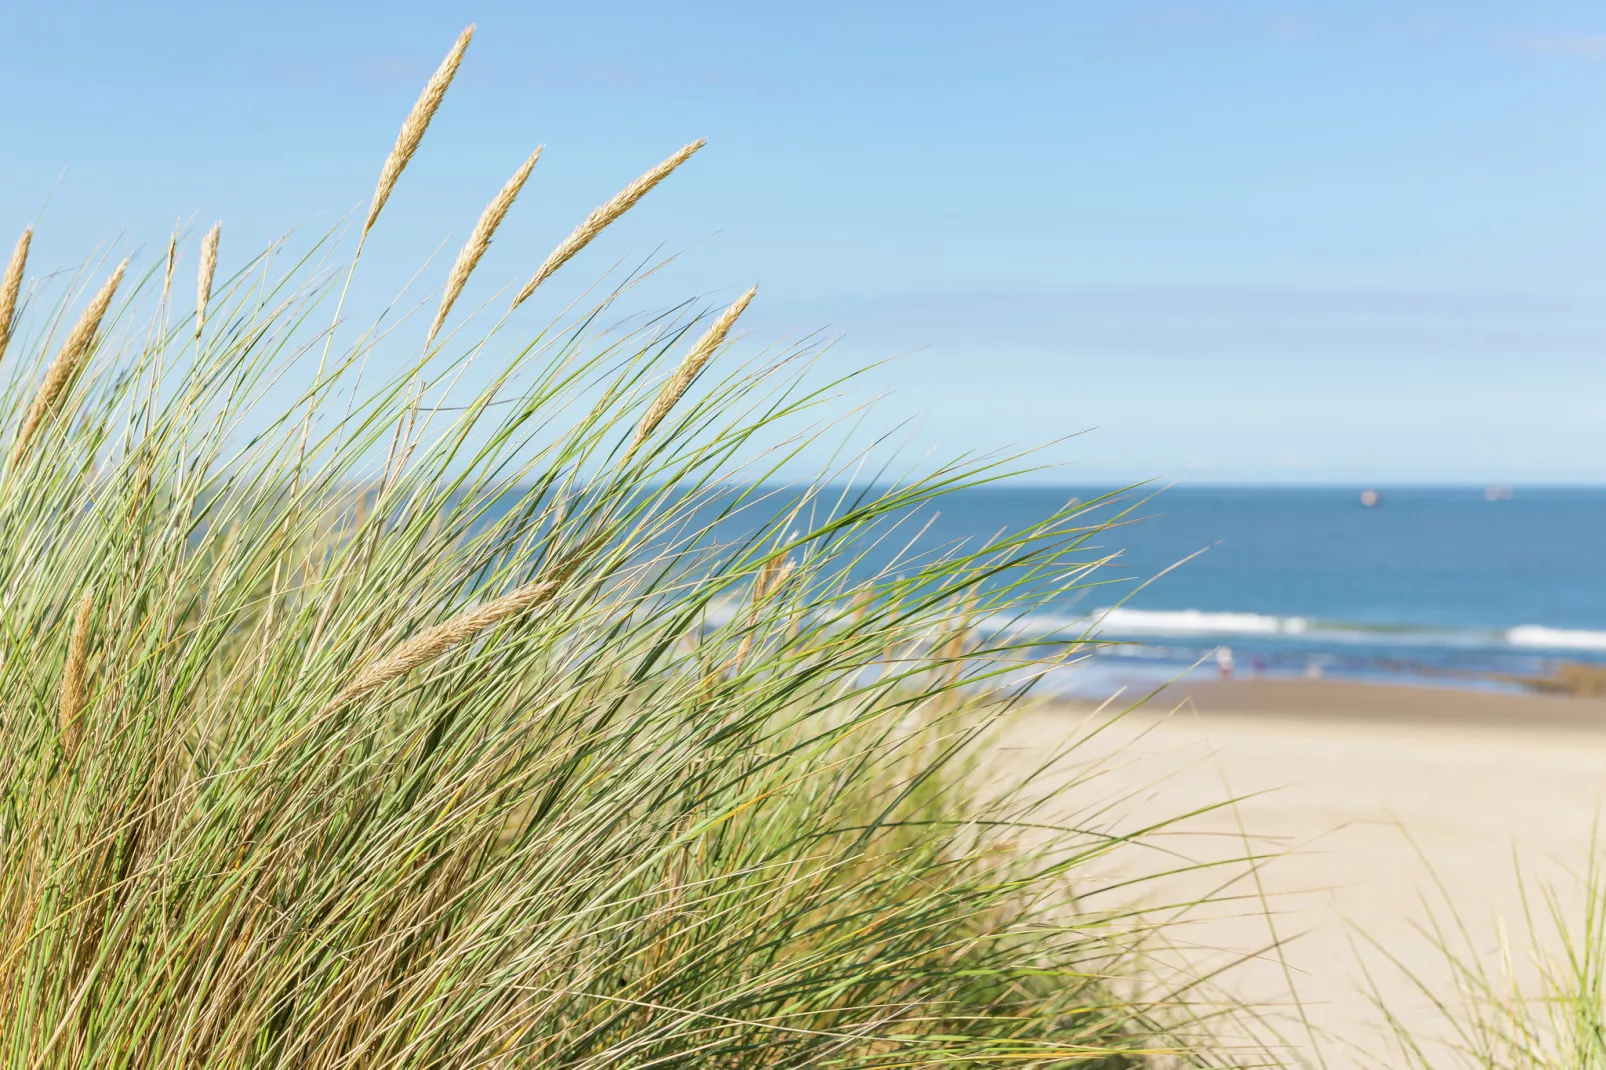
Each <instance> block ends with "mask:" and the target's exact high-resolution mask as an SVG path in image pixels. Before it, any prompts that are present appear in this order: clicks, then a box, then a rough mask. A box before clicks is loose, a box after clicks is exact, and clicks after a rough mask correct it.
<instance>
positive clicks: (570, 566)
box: [324, 554, 582, 712]
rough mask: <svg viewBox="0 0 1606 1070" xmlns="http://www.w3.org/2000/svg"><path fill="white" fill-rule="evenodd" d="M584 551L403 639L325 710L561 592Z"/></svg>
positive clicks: (364, 671) (358, 696)
mask: <svg viewBox="0 0 1606 1070" xmlns="http://www.w3.org/2000/svg"><path fill="white" fill-rule="evenodd" d="M581 556H582V555H581V554H575V555H574V556H573V557H571V558H570V559H569V560H568V561H567V562H565V563H564V564H562V565H559V566H558V567H557V568H556V569H555V570H554V574H553V575H551V576H549V577H548V578H546V579H544V580H537V581H536V582H534V583H531V584H527V585H525V586H523V587H520V588H519V589H518V590H516V591H512V592H510V593H508V594H505V595H503V596H502V597H500V598H493V599H492V600H491V601H489V602H486V603H485V604H484V605H482V606H480V607H478V608H476V609H471V610H468V611H467V612H465V613H461V614H459V615H458V616H456V617H453V618H452V619H451V620H449V621H446V622H445V623H443V624H437V625H435V627H433V628H428V629H425V630H424V631H422V632H420V633H418V634H417V635H415V636H413V637H412V638H411V639H408V640H407V641H406V642H404V643H401V644H400V645H398V646H397V647H396V649H394V650H392V651H391V652H390V653H389V654H388V655H386V656H385V657H383V658H381V659H379V660H378V661H375V662H372V663H371V664H369V666H368V667H367V668H365V669H363V670H362V672H360V673H358V674H357V676H356V678H355V679H353V680H352V681H351V683H349V684H347V685H346V686H345V687H344V688H342V689H341V690H340V693H339V694H337V695H335V697H334V698H332V699H330V700H329V704H328V705H327V706H326V707H324V709H325V712H329V711H332V710H335V709H338V708H339V707H341V706H344V705H346V704H347V703H348V702H351V701H353V700H355V699H359V698H361V697H362V696H364V695H366V694H368V693H369V692H370V691H375V690H377V689H379V688H381V687H383V686H385V685H386V684H388V683H390V682H391V681H392V680H395V679H397V678H398V677H402V676H406V675H407V674H408V673H410V672H412V671H413V670H414V669H416V668H418V667H419V666H420V665H424V664H426V663H428V662H431V661H434V660H435V659H436V658H438V657H440V656H441V655H443V654H446V653H448V652H449V651H452V650H455V649H456V648H457V647H459V646H462V645H463V644H464V643H466V642H468V641H469V640H470V639H472V638H474V637H475V636H476V635H478V634H479V633H480V632H483V631H484V630H485V629H487V628H489V627H491V626H492V625H495V624H500V623H501V622H502V621H504V620H507V619H508V618H509V617H513V616H517V615H518V614H521V613H527V612H529V611H530V610H532V609H535V608H536V607H538V606H540V605H542V604H543V603H545V602H547V601H549V600H550V599H551V598H552V596H553V595H555V594H557V592H558V588H560V587H562V586H563V581H564V580H566V579H568V577H569V575H570V574H571V573H573V571H574V570H575V569H576V568H577V567H579V564H580V559H581Z"/></svg>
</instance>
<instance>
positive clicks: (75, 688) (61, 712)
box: [56, 593, 95, 761]
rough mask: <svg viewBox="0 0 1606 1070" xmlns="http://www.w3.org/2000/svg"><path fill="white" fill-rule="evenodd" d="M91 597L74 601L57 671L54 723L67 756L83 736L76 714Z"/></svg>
mask: <svg viewBox="0 0 1606 1070" xmlns="http://www.w3.org/2000/svg"><path fill="white" fill-rule="evenodd" d="M94 608H95V601H94V599H93V598H92V597H91V596H90V595H89V594H87V593H86V594H85V595H84V596H83V598H81V599H79V601H78V612H77V613H75V614H74V615H73V622H72V637H71V638H69V639H68V640H67V665H66V668H64V669H63V670H62V674H61V695H60V699H59V703H58V705H57V709H56V716H57V727H58V729H59V730H60V732H61V749H62V750H63V751H65V752H66V754H67V760H68V761H72V759H73V755H75V754H77V753H78V741H79V740H80V739H81V738H82V736H83V726H82V725H81V724H80V723H79V717H80V716H81V715H82V714H83V712H84V697H85V695H84V691H85V689H84V665H85V663H86V662H87V661H88V660H89V614H90V611H91V610H93V609H94Z"/></svg>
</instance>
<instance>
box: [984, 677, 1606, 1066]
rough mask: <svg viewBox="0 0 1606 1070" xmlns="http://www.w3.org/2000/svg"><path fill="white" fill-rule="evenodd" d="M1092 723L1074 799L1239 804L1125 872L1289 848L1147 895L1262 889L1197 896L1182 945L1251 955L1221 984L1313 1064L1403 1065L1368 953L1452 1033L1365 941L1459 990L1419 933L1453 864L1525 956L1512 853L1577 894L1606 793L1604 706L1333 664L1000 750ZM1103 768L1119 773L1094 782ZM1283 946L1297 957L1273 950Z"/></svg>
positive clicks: (1486, 926) (1165, 841) (1475, 902)
mask: <svg viewBox="0 0 1606 1070" xmlns="http://www.w3.org/2000/svg"><path fill="white" fill-rule="evenodd" d="M1095 728H1096V729H1097V732H1096V733H1095V734H1093V736H1092V738H1090V739H1086V740H1085V742H1083V743H1082V744H1081V745H1079V746H1078V747H1077V749H1076V751H1075V752H1074V753H1073V754H1072V755H1071V756H1070V758H1069V759H1068V760H1067V761H1066V762H1064V763H1062V764H1061V765H1060V766H1058V767H1056V769H1055V770H1054V771H1053V772H1052V773H1051V774H1050V775H1048V776H1046V777H1045V778H1044V782H1043V788H1044V790H1050V789H1053V788H1055V787H1058V788H1061V789H1063V791H1062V795H1061V802H1060V803H1059V804H1058V805H1063V806H1064V807H1065V812H1067V813H1075V812H1083V813H1085V812H1086V811H1085V809H1083V808H1085V807H1089V806H1096V805H1100V804H1101V803H1102V802H1107V801H1108V800H1110V799H1112V798H1120V799H1122V800H1123V801H1122V802H1121V803H1119V804H1118V805H1117V806H1116V808H1115V809H1116V810H1117V811H1118V812H1120V813H1121V814H1122V815H1124V816H1123V819H1122V824H1123V826H1124V827H1127V828H1132V827H1136V826H1137V825H1139V824H1142V823H1147V822H1151V821H1159V820H1165V819H1169V818H1172V817H1175V816H1176V815H1179V814H1184V813H1188V812H1190V811H1195V810H1198V809H1200V808H1205V807H1212V806H1217V804H1220V803H1222V802H1223V801H1224V800H1227V799H1230V798H1235V799H1236V800H1237V801H1236V802H1235V803H1234V804H1233V805H1231V806H1227V807H1220V808H1217V809H1213V810H1208V811H1206V812H1204V813H1201V814H1198V815H1197V816H1194V817H1192V818H1189V819H1187V820H1185V821H1182V822H1180V823H1179V824H1178V825H1177V826H1175V827H1174V828H1173V829H1171V830H1168V831H1167V832H1165V833H1164V834H1163V835H1162V836H1161V837H1159V838H1158V839H1157V840H1156V843H1158V844H1159V845H1160V846H1162V847H1163V848H1164V851H1161V850H1155V851H1148V852H1138V853H1132V852H1127V853H1125V854H1123V855H1120V856H1118V861H1117V862H1114V863H1112V864H1115V865H1118V866H1119V867H1121V868H1120V869H1118V870H1117V871H1115V872H1113V873H1112V876H1114V875H1120V876H1129V875H1131V874H1132V873H1135V872H1138V873H1141V872H1156V871H1159V870H1161V869H1167V868H1170V867H1172V866H1175V865H1176V864H1177V862H1178V858H1177V856H1181V857H1182V858H1185V859H1189V860H1196V861H1211V862H1227V860H1231V859H1236V858H1242V857H1244V856H1245V855H1247V854H1270V855H1273V856H1275V857H1273V858H1272V859H1271V860H1270V861H1269V862H1267V863H1266V864H1265V865H1264V866H1263V867H1260V868H1259V869H1258V872H1257V873H1256V874H1254V875H1251V867H1249V866H1248V865H1246V864H1244V863H1241V862H1239V863H1231V862H1227V864H1225V865H1223V866H1222V867H1221V868H1219V869H1216V870H1211V871H1209V872H1207V873H1192V874H1188V875H1185V876H1182V877H1170V878H1165V879H1164V880H1162V881H1160V882H1157V883H1156V884H1154V885H1153V886H1151V887H1149V888H1148V889H1147V890H1146V891H1145V892H1143V895H1144V896H1146V897H1148V899H1149V900H1151V901H1154V902H1162V901H1168V900H1171V899H1185V898H1188V897H1190V896H1193V895H1203V894H1207V893H1211V892H1212V891H1215V892H1218V893H1224V894H1226V895H1231V896H1239V897H1247V898H1239V899H1237V900H1236V901H1233V902H1224V903H1218V904H1216V905H1214V906H1211V907H1207V908H1204V909H1201V910H1199V911H1196V912H1195V913H1194V915H1193V916H1194V919H1195V920H1194V921H1193V922H1192V923H1190V924H1189V925H1188V926H1187V927H1186V928H1185V929H1184V930H1182V933H1181V938H1182V939H1183V940H1184V941H1186V942H1187V944H1188V945H1189V947H1188V949H1187V951H1186V954H1188V955H1189V956H1191V957H1193V958H1195V959H1196V960H1199V961H1207V962H1212V963H1227V962H1231V961H1234V960H1236V959H1239V958H1242V957H1244V956H1253V957H1251V958H1250V959H1249V960H1248V961H1243V962H1240V963H1238V964H1237V965H1236V966H1233V967H1232V968H1231V969H1229V970H1227V972H1226V973H1224V974H1223V976H1222V985H1223V987H1224V988H1225V990H1226V991H1227V992H1229V993H1230V994H1232V995H1234V996H1239V997H1243V998H1247V999H1251V1000H1255V1001H1258V1002H1260V1003H1262V1004H1263V1005H1264V1006H1266V1007H1267V1008H1269V1009H1271V1011H1272V1013H1273V1015H1274V1017H1276V1018H1277V1019H1278V1020H1279V1021H1280V1028H1281V1029H1282V1030H1283V1033H1284V1035H1285V1036H1286V1037H1287V1039H1288V1041H1289V1043H1290V1044H1291V1045H1292V1046H1293V1047H1294V1048H1295V1049H1296V1050H1298V1051H1299V1052H1301V1053H1302V1054H1303V1055H1304V1056H1305V1057H1307V1058H1314V1057H1315V1054H1314V1053H1316V1052H1317V1049H1319V1057H1320V1059H1321V1060H1323V1061H1324V1062H1325V1064H1326V1065H1328V1066H1348V1065H1385V1066H1386V1065H1391V1059H1390V1057H1389V1055H1388V1053H1387V1046H1386V1043H1385V1041H1384V1037H1383V1032H1382V1029H1381V1026H1380V1024H1379V1019H1378V1016H1377V1014H1376V1012H1375V1011H1374V1010H1373V1008H1372V1006H1371V1002H1370V1000H1369V998H1368V996H1367V985H1368V982H1366V981H1365V980H1364V976H1363V973H1362V969H1361V964H1362V962H1363V961H1365V962H1366V963H1368V964H1369V966H1370V968H1371V970H1372V971H1373V972H1372V979H1371V981H1370V982H1369V983H1370V984H1372V985H1375V986H1376V990H1377V991H1379V992H1381V993H1382V994H1383V995H1384V996H1385V997H1386V998H1387V999H1388V1001H1389V1003H1390V1005H1391V1009H1392V1010H1394V1011H1395V1013H1397V1014H1400V1015H1401V1016H1402V1017H1403V1019H1404V1020H1405V1022H1406V1024H1408V1025H1409V1026H1410V1027H1412V1028H1413V1029H1416V1030H1421V1031H1424V1032H1427V1033H1433V1032H1436V1031H1438V1032H1442V1027H1441V1022H1440V1019H1439V1018H1438V1016H1437V1015H1436V1014H1435V1012H1434V1011H1433V1009H1432V1007H1431V1005H1430V1003H1429V1002H1428V1000H1427V999H1425V998H1424V997H1422V996H1421V995H1420V994H1418V993H1417V992H1416V991H1415V990H1414V989H1413V987H1412V985H1411V984H1410V982H1408V981H1407V980H1406V979H1405V978H1404V976H1403V975H1402V974H1401V972H1400V970H1399V969H1397V968H1393V967H1389V966H1388V965H1387V964H1386V963H1385V962H1383V960H1382V957H1381V956H1380V955H1379V954H1378V953H1377V952H1376V951H1375V950H1370V949H1367V947H1366V945H1367V942H1368V941H1370V940H1375V941H1377V942H1378V943H1379V944H1380V945H1381V946H1382V947H1384V948H1386V949H1387V950H1388V952H1389V954H1390V955H1393V956H1395V957H1396V958H1398V959H1399V961H1400V963H1402V964H1403V965H1404V966H1405V967H1407V968H1408V969H1410V970H1411V971H1413V972H1415V973H1417V974H1418V975H1419V976H1420V977H1421V978H1423V979H1424V980H1425V981H1426V982H1427V983H1428V984H1429V985H1430V986H1434V987H1436V988H1440V989H1442V990H1444V991H1445V992H1449V991H1450V984H1449V982H1450V977H1451V974H1450V970H1449V968H1448V966H1447V965H1446V963H1445V960H1444V958H1443V956H1442V955H1441V954H1439V953H1437V952H1436V951H1434V949H1433V948H1432V945H1431V943H1430V942H1429V941H1428V940H1427V939H1426V938H1424V936H1423V935H1422V934H1421V933H1420V932H1419V931H1418V930H1417V928H1416V927H1417V926H1419V925H1421V924H1422V923H1424V922H1426V921H1427V920H1428V918H1429V916H1430V905H1431V909H1433V910H1437V911H1438V912H1439V915H1440V916H1441V917H1447V916H1448V915H1447V914H1446V913H1445V912H1444V901H1443V900H1442V898H1440V897H1439V894H1438V892H1437V891H1436V890H1435V884H1434V880H1435V875H1436V878H1437V880H1438V881H1439V882H1441V883H1442V886H1443V888H1444V889H1445V891H1446V892H1447V893H1448V895H1449V898H1450V900H1451V901H1452V902H1453V904H1454V907H1455V909H1456V911H1458V912H1459V914H1460V915H1461V916H1462V918H1464V919H1465V921H1466V922H1467V925H1468V931H1469V933H1470V935H1471V941H1472V944H1473V953H1474V954H1475V955H1476V956H1477V957H1479V958H1480V959H1481V960H1482V961H1485V962H1486V963H1489V964H1490V965H1498V962H1499V952H1500V939H1499V929H1498V924H1503V925H1504V926H1505V927H1506V930H1507V933H1508V936H1509V939H1510V941H1511V943H1512V944H1513V945H1514V946H1518V947H1519V951H1518V953H1517V954H1516V955H1515V960H1516V961H1517V962H1518V970H1519V972H1524V971H1525V970H1526V967H1524V966H1522V963H1523V962H1524V961H1525V960H1524V957H1523V955H1522V954H1521V953H1520V945H1521V944H1523V943H1524V940H1523V939H1522V936H1521V934H1522V933H1523V932H1524V931H1525V926H1524V922H1523V921H1522V915H1521V911H1520V906H1519V902H1518V885H1517V881H1516V879H1515V876H1514V863H1513V855H1514V853H1515V855H1516V857H1517V858H1518V859H1520V861H1521V865H1522V867H1523V870H1524V872H1525V873H1527V874H1528V875H1529V876H1530V877H1533V878H1538V879H1541V880H1551V881H1560V882H1561V884H1562V887H1563V889H1564V893H1563V894H1564V897H1566V896H1567V895H1568V894H1569V892H1571V891H1572V890H1573V889H1572V887H1571V884H1570V883H1569V882H1570V878H1569V877H1568V876H1567V871H1568V870H1577V869H1581V868H1582V867H1583V865H1584V864H1585V862H1586V860H1587V848H1588V844H1589V841H1590V836H1591V828H1592V823H1593V821H1594V819H1595V816H1596V813H1597V808H1598V807H1599V806H1600V804H1601V802H1602V798H1603V789H1606V702H1600V701H1592V700H1580V699H1570V698H1556V697H1541V696H1527V695H1499V694H1488V693H1470V692H1462V691H1456V690H1450V689H1443V688H1428V687H1420V688H1418V687H1395V686H1387V687H1385V686H1371V685H1365V684H1354V683H1343V682H1337V681H1320V680H1317V681H1307V680H1291V681H1290V680H1284V681H1271V680H1267V681H1259V680H1246V681H1231V682H1224V683H1215V682H1212V683H1206V684H1194V685H1188V686H1179V687H1177V688H1174V689H1172V690H1171V691H1168V692H1166V693H1165V694H1163V695H1162V696H1161V697H1160V698H1158V699H1155V700H1153V701H1151V702H1150V703H1149V704H1148V705H1147V706H1145V707H1144V708H1143V709H1141V710H1140V711H1138V712H1135V713H1132V714H1128V715H1124V716H1122V717H1120V718H1119V719H1117V720H1115V721H1113V722H1111V721H1110V718H1109V714H1108V711H1106V712H1104V713H1096V712H1094V711H1092V710H1090V709H1088V708H1085V707H1079V706H1073V705H1058V706H1049V707H1045V708H1043V709H1041V710H1038V711H1036V712H1034V713H1032V714H1030V715H1028V716H1026V717H1024V718H1023V719H1022V720H1021V722H1020V723H1019V724H1017V725H1016V726H1014V728H1013V729H1012V730H1011V735H1010V738H1009V739H1007V740H1006V741H1005V742H1004V750H1003V755H1004V758H1005V760H1006V761H1007V762H1008V763H1010V764H1012V765H1013V766H1014V767H1015V768H1018V769H1024V768H1026V767H1027V766H1026V765H1025V764H1024V763H1027V762H1033V763H1035V762H1039V761H1041V760H1042V756H1043V754H1044V753H1045V751H1046V750H1047V749H1048V748H1050V747H1052V746H1054V745H1057V744H1060V743H1062V742H1064V741H1066V740H1069V739H1073V738H1080V737H1085V736H1086V735H1087V734H1088V733H1090V732H1092V731H1093V729H1095ZM1100 763H1103V765H1104V766H1105V767H1106V768H1104V771H1102V772H1100V773H1099V774H1098V775H1097V776H1096V777H1094V778H1093V779H1092V780H1091V781H1087V782H1080V781H1079V778H1080V777H1082V776H1085V775H1086V774H1087V773H1088V771H1090V770H1094V769H1098V768H1100ZM1166 852H1174V854H1167V853H1166ZM1233 876H1236V878H1237V879H1236V880H1232V879H1231V878H1232V877H1233ZM1257 878H1258V880H1257ZM1123 894H1130V893H1123ZM1262 896H1263V897H1264V902H1265V903H1267V904H1269V905H1270V906H1271V907H1272V908H1273V915H1274V917H1273V921H1272V922H1271V923H1270V924H1268V922H1267V920H1266V918H1265V917H1264V911H1262V910H1261V909H1259V905H1260V902H1261V897H1262ZM1497 918H1498V919H1500V922H1499V923H1498V924H1497V923H1496V920H1495V919H1497ZM1278 941H1286V943H1284V944H1283V953H1282V954H1281V955H1280V956H1279V955H1277V954H1264V953H1262V954H1258V955H1257V954H1256V953H1257V952H1263V951H1264V949H1265V947H1266V946H1267V945H1268V944H1270V943H1274V942H1278ZM1290 987H1292V988H1293V989H1294V990H1295V991H1296V992H1297V995H1298V998H1299V1003H1300V1006H1301V1007H1302V1014H1303V1016H1304V1020H1301V1012H1295V1011H1294V1010H1292V1009H1291V1007H1290V1000H1289V999H1288V992H1289V989H1290ZM1306 1021H1308V1024H1309V1029H1308V1030H1307V1026H1306ZM1311 1034H1314V1035H1316V1036H1319V1037H1322V1038H1324V1039H1320V1040H1313V1039H1311ZM1393 1065H1398V1063H1397V1062H1396V1063H1393Z"/></svg>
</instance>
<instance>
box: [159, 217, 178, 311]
mask: <svg viewBox="0 0 1606 1070" xmlns="http://www.w3.org/2000/svg"><path fill="white" fill-rule="evenodd" d="M176 267H178V235H177V234H175V235H173V236H172V237H171V238H168V239H167V265H166V267H165V269H164V270H163V272H162V302H163V303H164V304H165V303H166V302H167V295H168V294H170V293H172V292H173V269H174V268H176Z"/></svg>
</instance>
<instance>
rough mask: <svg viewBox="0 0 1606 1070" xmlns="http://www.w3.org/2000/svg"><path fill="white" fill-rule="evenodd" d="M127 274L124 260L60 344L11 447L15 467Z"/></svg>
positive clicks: (58, 397)
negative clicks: (124, 273) (124, 274)
mask: <svg viewBox="0 0 1606 1070" xmlns="http://www.w3.org/2000/svg"><path fill="white" fill-rule="evenodd" d="M127 270H128V260H127V259H126V258H125V259H124V260H123V262H122V263H121V264H118V265H117V270H115V271H113V272H112V273H111V277H110V278H108V279H107V280H106V282H105V284H104V285H103V286H101V288H100V292H99V293H97V294H95V296H94V298H93V299H92V300H91V301H90V302H89V305H88V306H87V307H86V308H85V309H84V312H83V315H81V316H79V317H78V322H77V323H75V324H73V328H72V330H71V331H69V332H67V340H66V341H65V342H63V343H62V344H61V349H60V351H58V352H57V353H56V359H55V360H53V361H51V362H50V367H49V368H47V369H46V370H45V379H44V382H42V383H40V384H39V392H38V393H36V394H35V395H34V397H33V403H32V404H31V405H29V406H28V412H27V414H26V415H25V416H23V418H22V427H21V428H19V429H18V431H17V441H16V442H15V443H14V444H13V445H12V447H11V460H10V463H11V465H12V466H13V467H14V466H15V465H16V464H17V462H18V461H19V460H21V459H22V455H23V454H24V453H25V452H27V449H28V443H29V442H31V441H33V436H34V435H35V434H36V433H38V431H39V427H40V425H41V424H43V423H44V421H45V417H47V416H49V415H50V413H51V411H52V410H53V409H54V408H55V407H56V402H57V401H58V400H60V398H61V395H62V392H63V391H65V390H66V389H67V384H68V383H70V382H71V381H72V377H73V373H74V372H76V371H77V370H78V365H79V363H80V362H82V360H83V359H84V354H85V353H87V352H88V351H89V346H90V343H91V342H93V341H94V340H95V333H96V332H97V331H99V330H100V321H101V320H102V319H103V318H105V315H106V309H108V308H109V307H111V303H112V297H113V296H114V295H115V294H116V293H117V286H118V284H119V283H121V282H122V281H123V272H125V271H127Z"/></svg>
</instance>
